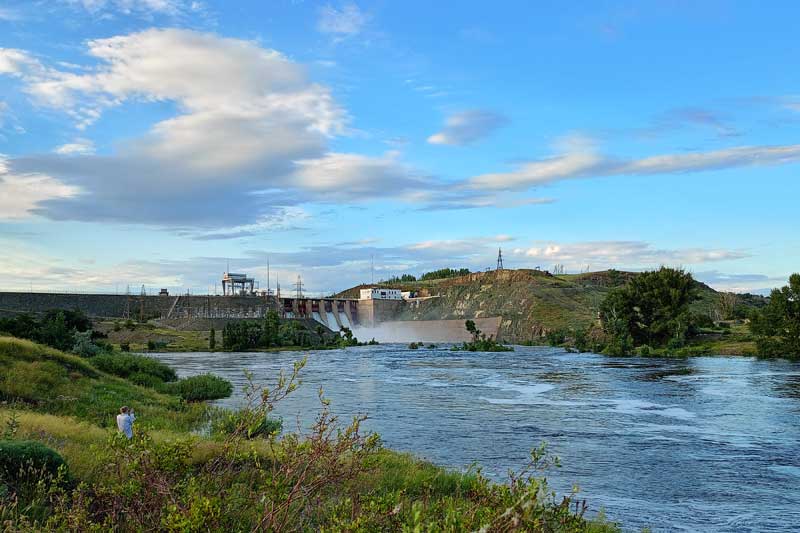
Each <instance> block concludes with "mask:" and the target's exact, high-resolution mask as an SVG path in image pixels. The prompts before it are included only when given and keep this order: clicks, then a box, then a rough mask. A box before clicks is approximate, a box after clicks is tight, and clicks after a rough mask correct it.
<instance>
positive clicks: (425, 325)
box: [354, 317, 502, 343]
mask: <svg viewBox="0 0 800 533" xmlns="http://www.w3.org/2000/svg"><path fill="white" fill-rule="evenodd" d="M501 320H502V319H501V318H500V317H494V318H476V319H474V322H475V325H476V326H477V327H478V329H479V330H481V331H482V332H483V333H485V334H486V336H487V337H488V336H489V335H491V336H492V337H494V338H497V334H498V333H499V331H500V323H501ZM464 323H465V320H462V319H454V320H393V321H387V322H381V323H377V324H375V325H374V326H373V327H358V328H356V329H355V331H354V332H355V334H356V336H357V337H358V338H359V339H362V340H367V339H371V338H375V340H377V341H378V342H402V343H406V342H468V341H471V340H472V335H471V334H470V333H469V332H468V331H467V330H466V328H465V327H464Z"/></svg>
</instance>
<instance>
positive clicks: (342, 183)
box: [291, 152, 431, 200]
mask: <svg viewBox="0 0 800 533" xmlns="http://www.w3.org/2000/svg"><path fill="white" fill-rule="evenodd" d="M296 163H297V170H296V171H295V172H294V173H293V174H292V177H291V180H292V182H293V183H295V184H297V185H298V186H300V187H302V188H303V189H305V190H308V191H313V192H316V193H318V194H320V195H325V197H328V198H330V199H348V200H358V199H360V198H361V199H367V198H374V197H376V196H383V197H394V198H403V197H405V198H408V195H409V194H415V193H419V192H420V191H421V190H427V189H428V188H429V187H430V186H431V184H430V183H426V181H425V179H424V178H422V177H420V176H415V175H414V172H413V171H412V170H411V169H409V168H407V167H405V166H404V165H402V164H401V163H400V162H399V161H398V160H397V159H396V154H393V153H389V154H387V155H384V156H383V157H367V156H363V155H357V154H342V153H335V152H332V153H328V154H326V155H325V156H324V157H320V158H317V159H306V160H301V161H297V162H296Z"/></svg>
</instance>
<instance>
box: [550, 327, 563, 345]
mask: <svg viewBox="0 0 800 533" xmlns="http://www.w3.org/2000/svg"><path fill="white" fill-rule="evenodd" d="M546 337H547V344H549V345H550V346H561V345H562V344H564V343H565V342H566V341H567V333H566V332H565V331H564V330H563V329H551V330H550V331H548V332H547V335H546Z"/></svg>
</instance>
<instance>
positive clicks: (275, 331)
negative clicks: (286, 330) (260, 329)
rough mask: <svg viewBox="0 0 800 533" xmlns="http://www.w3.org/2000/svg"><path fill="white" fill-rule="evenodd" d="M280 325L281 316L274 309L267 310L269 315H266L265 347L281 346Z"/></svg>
mask: <svg viewBox="0 0 800 533" xmlns="http://www.w3.org/2000/svg"><path fill="white" fill-rule="evenodd" d="M280 327H281V317H280V316H279V315H278V312H277V311H275V310H274V309H270V310H269V311H267V316H266V317H264V339H263V344H264V346H265V347H270V346H280Z"/></svg>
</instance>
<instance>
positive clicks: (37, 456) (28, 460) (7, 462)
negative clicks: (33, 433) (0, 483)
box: [0, 440, 66, 480]
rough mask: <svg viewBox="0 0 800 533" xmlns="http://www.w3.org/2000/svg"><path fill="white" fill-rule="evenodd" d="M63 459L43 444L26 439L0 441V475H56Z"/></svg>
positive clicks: (12, 477)
mask: <svg viewBox="0 0 800 533" xmlns="http://www.w3.org/2000/svg"><path fill="white" fill-rule="evenodd" d="M62 466H63V467H64V468H66V463H65V462H64V459H63V458H62V457H61V456H60V455H59V454H58V453H56V452H55V451H54V450H51V449H50V448H48V447H47V446H45V445H44V444H41V443H39V442H36V441H27V440H20V441H17V440H6V441H0V477H2V478H5V479H8V480H19V479H22V478H26V477H29V476H37V477H40V476H41V474H42V473H45V474H50V475H52V476H54V477H55V476H56V475H57V474H58V469H59V468H61V467H62Z"/></svg>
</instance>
